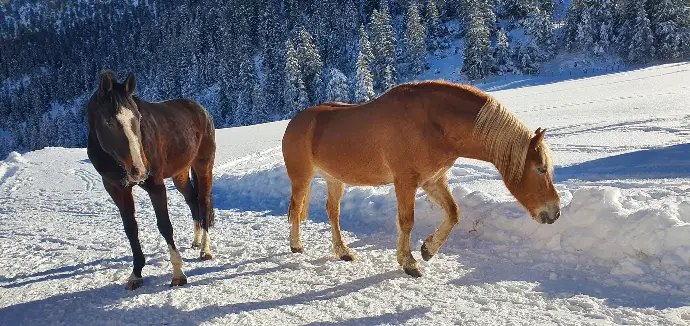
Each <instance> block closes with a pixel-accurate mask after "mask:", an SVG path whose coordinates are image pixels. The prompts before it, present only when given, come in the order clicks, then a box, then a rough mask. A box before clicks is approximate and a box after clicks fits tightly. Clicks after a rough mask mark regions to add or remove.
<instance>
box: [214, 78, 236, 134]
mask: <svg viewBox="0 0 690 326" xmlns="http://www.w3.org/2000/svg"><path fill="white" fill-rule="evenodd" d="M212 118H213V125H214V126H215V127H216V128H218V129H220V128H227V127H229V126H230V123H228V121H232V120H233V119H234V118H233V117H232V101H231V100H230V96H229V92H228V90H227V86H226V85H225V83H221V86H220V90H219V91H218V108H217V109H216V110H215V111H213V112H212Z"/></svg>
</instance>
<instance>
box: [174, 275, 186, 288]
mask: <svg viewBox="0 0 690 326" xmlns="http://www.w3.org/2000/svg"><path fill="white" fill-rule="evenodd" d="M185 284H187V277H186V276H182V277H180V278H173V279H172V282H170V287H173V286H183V285H185Z"/></svg>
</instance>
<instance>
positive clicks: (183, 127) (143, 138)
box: [87, 72, 216, 290]
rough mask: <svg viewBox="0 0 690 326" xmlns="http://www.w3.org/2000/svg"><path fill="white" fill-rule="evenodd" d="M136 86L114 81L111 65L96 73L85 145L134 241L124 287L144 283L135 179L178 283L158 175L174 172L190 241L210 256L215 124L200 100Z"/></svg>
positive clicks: (182, 279)
mask: <svg viewBox="0 0 690 326" xmlns="http://www.w3.org/2000/svg"><path fill="white" fill-rule="evenodd" d="M135 87H136V82H135V78H134V75H130V76H129V77H127V80H126V81H125V82H124V83H123V84H120V83H118V82H117V79H116V77H115V74H114V73H112V72H104V73H102V74H101V76H100V85H99V87H98V89H97V90H96V92H95V93H94V94H93V95H92V96H91V99H90V100H89V102H88V105H87V115H88V124H89V139H88V145H87V153H88V156H89V159H90V160H91V163H92V164H93V166H94V168H95V169H96V171H98V173H100V175H101V177H102V179H103V186H104V187H105V190H106V191H107V192H108V194H109V195H110V197H111V198H112V199H113V201H114V202H115V205H117V208H118V209H119V211H120V216H121V217H122V222H123V224H124V229H125V234H126V235H127V238H128V239H129V244H130V246H131V248H132V255H133V256H134V268H133V270H132V274H131V276H130V277H129V280H128V282H127V289H128V290H134V289H136V288H138V287H140V286H141V285H142V284H143V278H142V276H141V270H142V268H143V267H144V264H145V261H144V254H143V252H142V251H141V245H140V243H139V235H138V227H137V221H136V220H135V218H134V199H133V197H132V187H134V186H135V185H139V186H141V187H142V188H143V189H144V190H146V192H148V194H149V197H150V198H151V204H152V205H153V208H154V211H155V213H156V220H157V224H158V230H159V231H160V233H161V235H162V236H163V238H165V241H166V243H167V244H168V250H169V252H170V260H171V262H172V265H173V279H172V282H171V284H170V286H178V285H184V284H186V283H187V277H186V276H185V274H184V272H182V256H181V255H180V252H179V251H178V250H177V247H176V246H175V241H174V240H173V228H172V224H171V223H170V217H169V215H168V203H167V193H166V186H165V184H164V183H163V180H164V179H166V178H170V177H172V179H173V183H174V184H175V187H177V190H178V191H180V193H182V195H183V196H184V198H185V201H186V202H187V204H188V205H189V208H190V209H191V211H192V218H193V220H194V242H193V243H192V247H193V248H201V256H200V259H201V260H207V259H212V258H213V253H211V249H210V246H211V239H210V236H209V231H208V229H209V227H211V226H212V224H213V219H214V212H213V202H212V198H211V187H212V182H213V175H212V173H213V162H214V160H215V154H216V141H215V128H214V126H213V121H212V120H211V117H210V116H209V114H208V113H207V112H206V110H205V109H204V108H203V107H202V106H201V105H199V104H198V103H196V102H194V101H191V100H185V99H174V100H168V101H163V102H159V103H149V102H146V101H144V100H141V99H140V98H138V97H137V96H136V95H134V91H135ZM190 169H191V179H190Z"/></svg>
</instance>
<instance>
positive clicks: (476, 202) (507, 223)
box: [215, 165, 690, 294]
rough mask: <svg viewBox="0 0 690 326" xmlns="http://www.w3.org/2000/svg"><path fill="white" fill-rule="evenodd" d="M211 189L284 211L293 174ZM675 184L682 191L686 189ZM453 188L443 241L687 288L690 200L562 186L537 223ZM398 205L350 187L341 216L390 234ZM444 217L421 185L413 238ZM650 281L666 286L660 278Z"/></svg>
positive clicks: (321, 204)
mask: <svg viewBox="0 0 690 326" xmlns="http://www.w3.org/2000/svg"><path fill="white" fill-rule="evenodd" d="M456 170H463V172H465V171H464V169H463V168H454V169H452V170H451V172H450V174H451V177H452V174H453V172H454V171H456ZM216 190H217V191H216V192H215V193H216V196H215V201H216V205H217V206H218V207H219V208H222V209H242V210H245V209H249V210H254V211H267V212H268V213H270V214H271V215H285V214H287V204H288V200H289V198H290V182H289V179H288V178H287V174H286V171H285V167H284V166H283V165H279V166H276V167H274V168H270V169H267V170H258V171H256V172H253V173H247V174H242V175H232V174H226V175H224V176H221V177H220V178H219V179H218V180H217V181H216ZM677 191H678V193H679V195H682V194H683V192H685V191H686V189H678V190H677ZM326 193H327V191H326V184H325V182H324V181H323V180H322V179H320V178H317V179H316V180H315V181H314V182H313V185H312V196H311V200H310V207H309V212H310V219H313V220H315V221H318V222H323V223H328V217H327V216H326V214H325V204H326ZM453 196H454V197H455V199H456V201H458V205H459V206H460V211H461V216H462V220H461V222H460V223H459V224H458V226H456V228H457V229H456V230H455V232H454V233H453V236H451V239H450V240H449V242H448V243H447V244H446V246H445V247H444V248H446V247H451V248H452V247H453V246H454V245H458V246H460V247H462V245H463V242H465V241H473V240H474V239H477V240H479V239H481V240H490V241H491V242H493V248H494V249H495V250H497V251H505V252H506V253H507V254H516V253H518V252H522V254H524V252H525V251H527V252H535V253H536V252H539V254H538V256H540V259H541V260H548V261H551V262H554V261H561V262H563V263H576V264H577V263H586V264H591V265H592V266H596V265H600V266H604V267H606V268H609V269H610V273H611V275H618V276H620V275H630V276H640V275H644V274H648V273H651V274H653V275H654V277H662V278H664V279H666V280H667V281H668V282H670V283H671V284H674V285H676V286H678V287H679V288H678V289H679V291H680V292H683V293H686V294H689V293H690V278H688V276H690V271H689V270H688V266H690V223H688V221H690V215H688V213H690V210H688V207H690V203H689V202H685V201H684V202H681V203H680V204H679V205H674V204H669V203H667V204H666V206H667V207H665V208H664V209H660V208H649V207H645V201H646V199H647V198H645V197H636V198H628V197H625V196H622V195H621V192H620V189H618V188H615V187H586V188H581V189H578V190H576V191H575V192H574V193H570V192H569V191H567V190H566V191H565V192H564V193H563V192H562V193H561V196H562V198H563V199H566V200H567V199H569V198H572V199H570V200H567V201H566V204H567V205H565V206H564V207H563V210H562V212H563V216H562V217H561V219H559V221H558V223H554V225H538V224H537V223H536V222H534V221H532V220H531V218H530V216H529V214H527V213H526V211H525V210H524V209H523V208H522V207H521V206H520V205H519V204H518V203H517V202H515V201H508V202H505V201H501V200H499V199H497V198H495V197H494V196H491V195H490V194H487V193H484V192H482V191H472V190H470V189H468V188H466V187H464V186H462V185H456V186H455V187H454V189H453ZM396 205H397V204H396V201H395V192H394V190H393V188H392V187H377V188H373V187H350V188H348V189H347V190H346V193H345V196H344V197H343V201H342V203H341V223H342V225H343V228H345V229H348V230H352V231H353V232H354V233H355V234H357V235H358V236H359V235H367V234H372V233H374V232H380V233H389V234H390V235H391V236H393V235H395V234H396V228H395V216H396V215H395V214H396V212H397V206H396ZM442 219H443V212H442V211H441V209H440V208H439V207H437V206H436V205H435V204H433V203H432V202H431V200H430V199H428V198H427V197H426V195H424V194H423V192H421V191H420V192H419V194H418V199H417V204H416V208H415V223H416V227H415V235H416V239H417V240H419V241H421V240H423V239H424V238H425V237H426V236H427V235H428V234H430V233H431V232H433V230H434V228H435V227H437V226H438V225H439V223H440V222H441V220H442ZM420 243H421V242H420ZM443 251H444V250H441V252H443ZM518 254H521V253H518ZM535 255H536V254H535ZM545 255H548V256H545ZM648 281H652V282H654V280H653V279H651V280H648ZM650 289H655V290H658V291H666V290H668V289H667V288H661V287H657V286H653V287H651V288H650Z"/></svg>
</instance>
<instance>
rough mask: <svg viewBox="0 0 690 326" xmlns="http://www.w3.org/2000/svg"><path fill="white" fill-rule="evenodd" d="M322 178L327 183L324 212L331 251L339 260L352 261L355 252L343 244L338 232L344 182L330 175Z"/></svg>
mask: <svg viewBox="0 0 690 326" xmlns="http://www.w3.org/2000/svg"><path fill="white" fill-rule="evenodd" d="M324 178H325V179H326V184H327V185H328V200H327V201H326V212H327V213H328V220H329V221H330V222H331V237H332V242H333V251H334V252H335V255H336V256H337V257H338V258H340V259H341V260H345V261H352V260H354V259H355V257H356V254H355V252H354V250H352V249H350V248H348V247H347V246H346V245H345V243H344V242H343V237H342V235H341V234H340V199H342V198H343V193H344V191H345V184H344V183H342V182H341V181H340V180H337V179H334V178H331V177H324Z"/></svg>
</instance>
